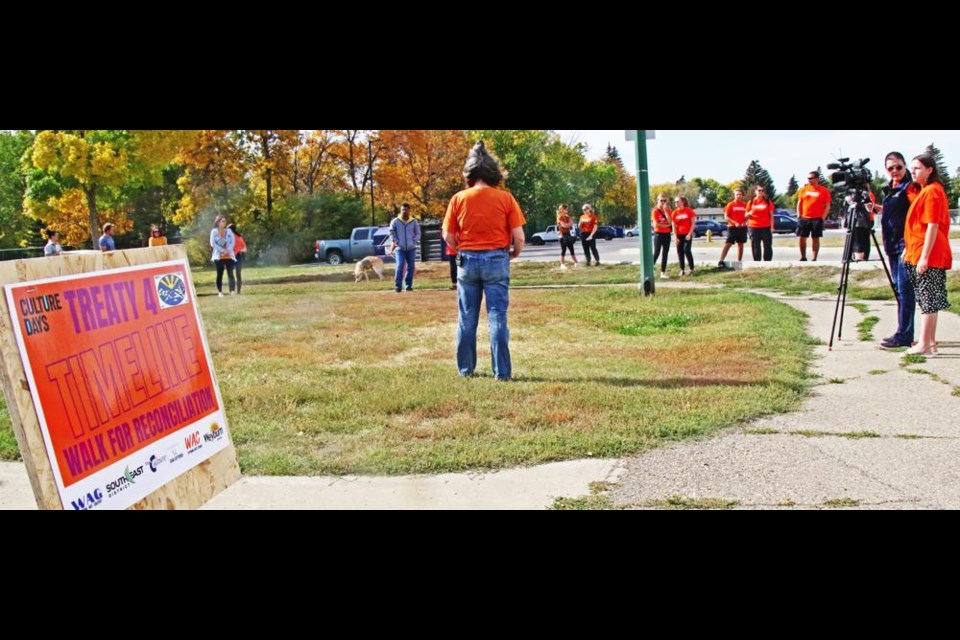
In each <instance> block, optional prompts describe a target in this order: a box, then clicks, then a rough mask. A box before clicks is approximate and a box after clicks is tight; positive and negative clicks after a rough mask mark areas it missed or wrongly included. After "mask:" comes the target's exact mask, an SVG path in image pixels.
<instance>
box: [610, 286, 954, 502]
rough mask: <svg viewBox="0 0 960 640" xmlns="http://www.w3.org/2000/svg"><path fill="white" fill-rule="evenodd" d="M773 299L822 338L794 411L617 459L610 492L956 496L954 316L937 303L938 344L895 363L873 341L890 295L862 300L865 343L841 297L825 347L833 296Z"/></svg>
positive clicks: (846, 498) (889, 326)
mask: <svg viewBox="0 0 960 640" xmlns="http://www.w3.org/2000/svg"><path fill="white" fill-rule="evenodd" d="M778 299H780V300H782V301H783V302H784V303H786V304H789V305H791V306H793V307H796V308H797V309H800V310H801V311H804V312H805V313H807V314H808V315H809V317H810V333H811V335H813V336H814V337H816V338H819V339H820V340H822V342H823V346H820V347H817V354H818V356H819V359H818V360H817V362H816V363H815V364H814V373H816V374H819V375H820V376H821V382H820V384H819V385H818V386H817V387H816V388H815V389H814V393H813V395H812V397H810V398H809V399H808V400H806V401H805V402H804V404H803V406H802V408H801V410H800V411H798V412H795V413H791V414H786V415H779V416H771V417H769V418H764V419H761V420H758V421H755V422H753V423H751V424H747V425H743V426H742V427H740V428H738V429H735V430H733V431H732V432H730V433H729V434H727V435H722V436H720V437H717V438H713V439H710V440H707V441H704V442H698V443H687V444H679V445H676V446H673V447H669V448H665V449H658V450H655V451H651V452H648V453H645V454H642V455H639V456H637V457H635V458H632V459H630V460H627V461H625V462H624V470H623V473H622V475H621V476H620V480H619V484H618V485H617V487H616V488H615V489H614V490H613V491H612V493H611V496H612V498H613V500H614V503H615V504H616V505H618V506H621V507H628V508H642V507H643V505H645V504H650V503H651V502H656V501H661V500H666V499H668V498H671V497H674V496H680V497H683V498H688V499H691V500H702V499H710V498H714V499H720V500H723V501H728V502H734V501H735V502H738V503H739V508H744V509H772V508H796V507H800V508H822V507H836V506H844V507H848V508H859V509H957V508H960V465H958V463H957V460H958V459H960V424H958V421H957V416H956V414H957V411H958V409H960V398H958V397H957V396H955V395H954V392H955V390H957V389H958V386H957V385H960V341H958V339H960V317H957V316H956V315H954V314H952V313H949V312H947V313H941V314H940V321H939V327H938V331H937V335H938V336H939V337H940V338H941V341H942V342H941V348H940V350H939V351H940V353H939V355H937V356H934V357H931V358H929V359H928V360H927V362H926V363H923V364H916V365H909V366H907V367H903V366H901V364H902V363H903V354H902V353H895V352H887V351H883V350H881V349H880V348H879V346H878V344H879V341H880V340H881V339H883V338H884V337H886V336H889V335H891V334H892V333H894V331H895V329H896V320H895V318H896V304H895V303H892V302H891V303H887V302H866V303H864V304H867V305H868V306H869V308H870V313H869V314H868V315H875V316H877V317H879V318H880V323H879V324H878V325H877V326H876V327H875V328H874V330H873V336H874V340H873V341H871V342H869V343H864V342H860V341H859V340H857V339H856V336H857V328H856V325H857V324H858V323H859V322H861V321H862V319H863V317H864V316H863V314H861V313H860V312H859V311H857V310H855V309H852V308H848V310H847V317H846V320H845V330H844V336H845V338H846V339H845V340H844V341H843V342H842V343H840V344H839V345H836V346H835V348H834V351H833V352H832V353H831V352H828V350H827V347H826V344H827V342H828V341H829V334H830V325H831V322H832V320H833V313H834V304H835V298H832V297H827V296H817V297H811V298H806V299H796V298H778ZM919 318H920V316H919V314H918V316H917V320H918V321H919ZM958 393H960V391H958Z"/></svg>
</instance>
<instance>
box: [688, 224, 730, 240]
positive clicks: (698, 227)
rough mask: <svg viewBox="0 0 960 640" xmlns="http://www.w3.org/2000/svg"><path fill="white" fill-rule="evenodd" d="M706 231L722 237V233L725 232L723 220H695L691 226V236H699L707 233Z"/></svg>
mask: <svg viewBox="0 0 960 640" xmlns="http://www.w3.org/2000/svg"><path fill="white" fill-rule="evenodd" d="M707 231H710V232H711V233H712V234H713V235H715V236H717V237H723V234H725V233H726V232H727V225H726V223H724V222H717V221H716V220H697V222H696V224H695V225H694V227H693V237H694V238H699V237H700V236H705V235H707Z"/></svg>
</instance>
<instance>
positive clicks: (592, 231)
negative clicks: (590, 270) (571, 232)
mask: <svg viewBox="0 0 960 640" xmlns="http://www.w3.org/2000/svg"><path fill="white" fill-rule="evenodd" d="M599 228H600V221H599V220H598V219H597V214H596V213H594V212H593V207H591V206H590V205H588V204H585V205H583V215H582V216H580V242H581V244H582V245H583V255H584V256H585V257H586V259H587V266H588V267H589V266H590V254H591V252H592V253H593V259H594V260H596V263H597V266H598V267H599V266H600V254H599V253H597V239H596V238H595V237H594V236H595V235H596V234H597V229H599Z"/></svg>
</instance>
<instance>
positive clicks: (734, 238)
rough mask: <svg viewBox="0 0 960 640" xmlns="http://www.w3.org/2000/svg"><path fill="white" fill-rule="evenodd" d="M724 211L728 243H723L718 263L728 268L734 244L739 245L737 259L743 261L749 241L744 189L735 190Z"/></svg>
mask: <svg viewBox="0 0 960 640" xmlns="http://www.w3.org/2000/svg"><path fill="white" fill-rule="evenodd" d="M723 213H724V215H726V218H727V243H726V244H725V245H723V252H722V253H721V254H720V263H719V264H718V265H717V266H718V267H720V268H721V269H725V268H726V266H727V265H726V262H725V261H726V259H727V254H728V253H729V252H730V247H732V246H733V245H734V244H736V245H737V261H739V262H743V245H745V244H746V243H747V201H746V200H744V199H743V189H736V190H735V191H734V192H733V202H731V203H730V204H728V205H727V208H726V209H724V210H723Z"/></svg>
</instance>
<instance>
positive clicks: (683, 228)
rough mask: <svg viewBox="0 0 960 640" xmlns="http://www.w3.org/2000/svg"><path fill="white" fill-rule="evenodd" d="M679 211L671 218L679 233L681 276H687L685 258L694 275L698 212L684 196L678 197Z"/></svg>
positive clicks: (674, 227)
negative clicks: (695, 229) (694, 241)
mask: <svg viewBox="0 0 960 640" xmlns="http://www.w3.org/2000/svg"><path fill="white" fill-rule="evenodd" d="M675 203H676V206H677V209H676V211H674V212H673V215H672V216H671V217H672V218H673V229H674V231H676V232H677V255H678V256H679V257H680V276H681V277H682V276H685V275H687V270H686V267H685V266H684V258H686V261H687V262H689V263H690V274H691V275H693V225H694V224H695V223H696V220H697V212H696V211H694V210H693V209H691V208H690V201H689V200H687V199H686V198H684V197H683V196H677V199H676V201H675Z"/></svg>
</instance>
